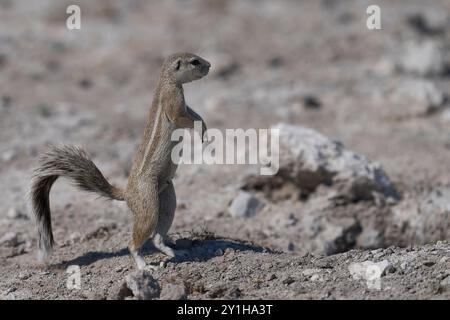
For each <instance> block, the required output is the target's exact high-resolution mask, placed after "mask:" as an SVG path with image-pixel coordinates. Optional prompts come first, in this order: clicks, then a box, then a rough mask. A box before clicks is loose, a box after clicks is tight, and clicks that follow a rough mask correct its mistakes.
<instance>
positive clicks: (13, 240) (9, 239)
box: [0, 232, 20, 247]
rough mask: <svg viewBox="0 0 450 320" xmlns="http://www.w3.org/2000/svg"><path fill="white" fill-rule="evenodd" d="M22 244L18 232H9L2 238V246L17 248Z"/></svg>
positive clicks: (0, 239)
mask: <svg viewBox="0 0 450 320" xmlns="http://www.w3.org/2000/svg"><path fill="white" fill-rule="evenodd" d="M19 243H20V241H19V234H18V233H17V232H7V233H5V234H4V235H3V236H2V237H1V238H0V246H2V245H5V246H9V247H15V246H17V245H18V244H19Z"/></svg>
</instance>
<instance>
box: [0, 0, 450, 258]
mask: <svg viewBox="0 0 450 320" xmlns="http://www.w3.org/2000/svg"><path fill="white" fill-rule="evenodd" d="M373 2H374V1H365V0H335V1H333V0H321V1H313V0H311V1H307V0H305V1H294V0H282V1H269V0H247V1H241V0H239V1H238V0H235V1H233V0H230V1H224V0H223V1H222V0H204V1H201V0H169V1H164V2H163V1H144V0H121V1H118V0H117V1H112V0H111V1H106V0H100V1H87V0H86V1H75V0H73V1H50V0H48V1H46V0H38V1H22V0H14V1H13V0H0V184H1V186H2V188H1V192H0V236H1V235H2V233H3V234H5V233H7V232H10V231H14V233H15V235H16V238H17V239H19V240H17V245H16V246H10V245H4V246H0V247H1V248H2V249H1V250H2V251H1V253H2V255H3V256H4V257H10V256H20V255H24V256H23V257H24V258H23V260H22V263H27V261H28V262H29V261H31V260H32V255H31V252H32V251H33V248H34V245H35V235H34V229H33V225H32V223H31V220H30V219H29V216H28V214H29V211H28V209H27V206H26V198H25V195H26V192H27V189H28V185H29V177H30V174H31V170H32V168H33V167H34V166H35V165H36V159H37V155H38V154H39V153H41V152H43V151H45V150H46V146H47V144H49V143H52V144H58V143H65V144H78V145H82V146H84V147H85V148H86V150H87V151H88V152H89V153H90V154H91V155H92V156H93V159H94V161H95V162H96V163H97V164H98V166H99V168H100V169H101V170H102V171H103V172H104V174H105V175H106V176H107V177H108V178H110V179H111V181H113V182H114V183H117V184H119V185H122V186H124V185H125V183H126V179H127V176H128V172H129V170H130V167H131V162H132V159H133V156H134V152H135V151H136V147H137V145H138V143H139V142H140V139H141V134H142V132H143V129H144V126H145V121H146V117H147V113H148V108H149V106H150V104H151V100H152V94H153V90H154V87H155V83H156V80H157V79H158V75H159V68H160V66H161V62H162V60H163V58H164V57H165V56H166V55H168V54H170V53H174V52H178V51H189V52H192V53H196V54H198V55H200V56H201V57H203V58H205V59H206V60H208V61H210V62H211V64H212V70H211V73H210V74H209V75H208V76H207V77H206V78H204V79H202V80H200V81H196V82H194V83H191V84H187V85H186V87H185V94H186V100H187V103H188V104H189V105H190V106H191V107H192V108H193V109H194V110H196V111H197V112H198V113H199V114H201V115H202V117H203V118H204V119H205V121H206V123H207V124H208V127H210V128H214V127H216V128H220V129H224V128H268V127H270V126H273V125H276V124H277V123H280V122H281V123H287V124H293V125H295V126H301V127H307V128H311V129H313V130H315V131H317V132H320V133H321V134H323V135H324V136H326V137H328V138H329V139H330V141H334V140H338V141H340V142H342V143H343V145H345V147H346V148H347V149H349V150H352V152H354V153H355V154H359V155H363V156H364V157H366V158H367V159H369V160H370V161H374V162H377V163H379V164H380V165H381V167H382V168H383V172H384V173H385V174H386V176H387V177H388V178H389V180H390V181H391V182H392V184H393V186H394V187H395V189H396V191H397V192H398V194H399V199H398V200H397V201H395V202H394V203H389V202H386V201H385V202H383V201H381V202H377V201H374V200H373V199H372V200H370V201H367V200H366V199H363V200H360V199H353V200H352V201H349V202H345V203H341V204H336V203H335V202H332V201H331V200H329V198H330V196H329V193H328V192H329V191H330V190H329V189H330V188H331V192H333V186H331V187H329V186H328V187H325V189H326V191H323V190H322V191H321V189H320V188H319V189H318V191H316V192H312V193H311V192H310V193H309V194H308V196H307V197H302V196H298V195H299V194H303V193H302V190H299V189H298V188H299V187H298V186H294V187H292V186H290V185H289V186H288V187H286V188H284V187H283V186H281V187H280V184H278V187H279V189H280V190H282V191H279V190H278V191H276V192H277V195H274V194H273V190H270V191H268V192H269V193H270V194H269V195H267V192H266V193H264V192H263V191H261V190H262V189H264V188H261V187H259V189H258V188H257V187H254V186H253V187H252V186H251V183H249V181H248V180H246V178H245V177H247V175H248V174H249V173H250V172H251V170H250V171H249V169H248V168H246V167H242V166H232V167H228V166H183V167H182V168H180V170H179V171H178V174H177V177H176V179H175V185H176V189H177V194H178V199H179V200H178V202H179V208H178V211H177V217H176V219H175V223H174V226H173V228H172V232H173V233H174V234H176V233H180V232H181V233H183V232H186V231H187V230H197V229H198V228H201V229H202V230H208V232H212V233H214V234H219V235H223V236H227V237H232V238H236V239H241V240H245V241H254V242H256V243H258V244H261V245H265V246H269V247H271V248H274V249H276V250H281V251H283V252H290V253H293V254H304V253H305V252H315V253H318V254H331V253H337V252H343V251H347V250H350V249H353V248H362V249H367V248H380V247H387V246H389V245H400V246H408V245H419V244H424V243H430V242H435V241H437V240H448V239H449V237H450V231H449V230H450V225H449V223H450V222H449V221H450V220H449V214H448V213H449V212H450V171H449V170H448V168H449V159H450V109H449V106H450V104H449V100H448V95H449V94H450V1H448V0H432V1H420V0H408V1H406V0H404V1H400V0H390V1H387V0H386V1H381V0H380V1H376V4H377V5H378V6H379V7H380V9H381V30H369V29H368V28H367V25H366V22H367V19H368V18H369V15H368V14H367V13H366V10H367V7H368V6H369V5H371V4H375V3H373ZM72 4H76V5H78V6H79V7H80V8H81V29H80V30H69V29H68V28H67V27H66V19H67V18H68V16H69V15H68V14H66V8H67V7H68V6H69V5H72ZM284 183H287V182H286V181H284V182H283V181H282V182H281V185H283V184H284ZM205 186H207V187H206V188H205ZM278 187H277V188H278ZM292 188H293V189H292ZM327 188H328V189H327ZM242 189H245V190H247V191H248V192H251V193H252V196H255V197H256V198H258V199H259V201H261V202H263V203H264V204H265V206H264V210H263V211H262V212H261V213H259V214H258V215H256V216H254V217H251V218H242V217H235V216H234V215H233V214H230V213H229V212H228V211H229V204H230V202H232V201H233V199H235V197H236V194H237V193H239V192H241V191H242ZM269 189H270V188H269ZM300 189H301V188H300ZM286 190H287V191H286ZM266 191H267V190H266ZM271 192H272V193H271ZM280 194H281V195H280ZM293 194H294V195H293ZM330 201H331V202H330ZM52 210H53V212H52V213H53V216H54V218H53V219H54V229H55V237H56V240H57V242H58V243H68V244H69V245H68V247H66V248H65V249H59V251H60V253H59V254H60V255H61V256H59V257H57V259H61V257H64V258H66V259H69V258H70V257H72V258H73V256H77V255H81V254H82V253H83V252H85V251H86V250H90V249H93V248H97V247H103V248H104V246H105V245H106V246H107V247H108V248H111V250H114V249H120V248H122V247H124V244H125V243H126V241H127V240H126V239H127V236H128V235H127V232H128V231H129V224H130V222H129V216H128V213H127V208H126V207H125V206H124V205H122V204H116V203H113V204H111V202H107V201H103V200H96V199H95V197H91V196H86V195H85V194H83V193H81V192H79V191H76V190H75V189H74V188H72V187H71V186H70V185H68V184H65V183H64V182H59V181H58V182H57V184H56V186H55V187H54V189H53V190H52ZM348 219H350V222H348V221H349V220H348ZM330 221H331V222H330ZM330 224H331V226H332V228H331V229H330V227H329V225H330ZM111 225H113V226H114V227H113V229H114V230H115V231H113V232H112V233H111V234H115V238H114V237H113V238H111V239H110V238H106V240H105V239H104V238H102V237H103V236H102V234H103V233H100V236H99V237H100V240H98V242H96V241H97V240H96V237H93V238H89V239H87V240H86V239H85V240H83V241H84V242H83V241H81V242H80V243H76V244H75V245H72V244H73V239H80V237H81V239H83V235H84V234H85V233H86V232H88V231H89V232H91V231H92V230H94V231H95V230H98V228H102V227H105V226H111ZM91 229H92V230H91ZM101 230H104V229H101ZM106 230H109V229H108V227H107V228H106ZM111 230H112V229H111ZM323 230H325V231H323ZM327 230H328V231H327ZM117 234H119V235H117ZM346 237H350V239H351V240H348V241H347V242H346V241H344V242H345V243H344V245H342V244H341V242H342V239H343V238H345V239H347V238H346ZM71 241H72V242H71ZM0 242H1V241H0ZM330 242H331V243H334V245H335V246H334V247H333V246H331V248H334V249H329V248H330V245H329V243H330ZM5 243H6V242H5ZM330 250H331V251H330ZM28 259H29V260H28Z"/></svg>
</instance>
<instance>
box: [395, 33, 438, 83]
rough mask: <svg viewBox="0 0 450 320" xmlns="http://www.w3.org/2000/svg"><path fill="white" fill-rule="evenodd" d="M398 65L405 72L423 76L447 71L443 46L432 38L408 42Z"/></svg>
mask: <svg viewBox="0 0 450 320" xmlns="http://www.w3.org/2000/svg"><path fill="white" fill-rule="evenodd" d="M398 66H399V68H400V69H401V70H403V71H405V72H410V73H414V74H418V75H421V76H428V75H439V74H442V73H444V72H445V69H446V63H445V59H444V56H443V53H442V50H441V48H439V46H438V45H437V44H436V43H435V42H434V41H432V40H427V41H424V42H420V43H419V42H415V41H411V42H407V43H406V44H405V50H404V54H403V55H402V56H401V57H399V63H398Z"/></svg>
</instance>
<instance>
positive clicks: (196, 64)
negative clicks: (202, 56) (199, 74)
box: [191, 59, 200, 66]
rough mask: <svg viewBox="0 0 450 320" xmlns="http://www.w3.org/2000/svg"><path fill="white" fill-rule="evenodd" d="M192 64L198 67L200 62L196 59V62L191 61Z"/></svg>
mask: <svg viewBox="0 0 450 320" xmlns="http://www.w3.org/2000/svg"><path fill="white" fill-rule="evenodd" d="M191 64H192V65H193V66H198V65H200V61H199V60H197V59H194V60H192V61H191Z"/></svg>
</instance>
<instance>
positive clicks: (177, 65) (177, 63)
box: [172, 58, 181, 70]
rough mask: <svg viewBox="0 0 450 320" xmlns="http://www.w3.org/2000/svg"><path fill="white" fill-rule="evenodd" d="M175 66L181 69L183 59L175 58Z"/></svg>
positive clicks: (176, 68)
mask: <svg viewBox="0 0 450 320" xmlns="http://www.w3.org/2000/svg"><path fill="white" fill-rule="evenodd" d="M172 65H173V67H174V69H175V70H180V66H181V59H179V58H178V59H177V60H175V61H174V62H173V64H172Z"/></svg>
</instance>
